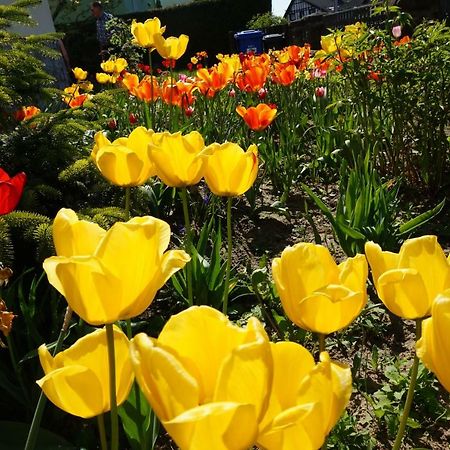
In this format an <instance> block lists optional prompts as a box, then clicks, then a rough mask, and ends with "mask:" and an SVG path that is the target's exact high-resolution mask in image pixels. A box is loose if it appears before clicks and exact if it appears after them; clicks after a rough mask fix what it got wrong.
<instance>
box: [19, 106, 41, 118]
mask: <svg viewBox="0 0 450 450" xmlns="http://www.w3.org/2000/svg"><path fill="white" fill-rule="evenodd" d="M40 112H41V110H40V109H39V108H38V107H36V106H23V107H22V108H20V109H19V110H18V111H16V112H15V113H14V118H15V119H16V120H17V121H22V120H28V119H31V118H32V117H33V116H35V115H36V114H39V113H40Z"/></svg>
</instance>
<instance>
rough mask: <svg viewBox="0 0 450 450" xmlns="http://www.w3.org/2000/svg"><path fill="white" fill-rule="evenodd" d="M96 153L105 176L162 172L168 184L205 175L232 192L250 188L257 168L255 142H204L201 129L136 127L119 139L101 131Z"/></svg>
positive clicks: (127, 180)
mask: <svg viewBox="0 0 450 450" xmlns="http://www.w3.org/2000/svg"><path fill="white" fill-rule="evenodd" d="M92 157H93V159H94V161H95V164H96V165H97V167H98V168H99V170H100V171H101V173H102V174H103V176H104V177H105V178H107V179H108V180H110V181H111V182H112V183H114V184H117V185H119V186H137V185H141V184H143V183H145V182H146V181H147V180H148V179H149V178H150V177H152V176H154V175H157V176H158V177H159V178H160V179H161V180H162V181H163V182H164V183H165V184H167V185H168V186H171V187H186V186H190V185H194V184H196V183H198V182H199V181H200V179H201V178H202V177H204V178H205V180H206V182H207V184H208V186H209V188H210V189H211V191H212V192H213V193H214V194H216V195H220V196H227V197H231V196H237V195H241V194H243V193H244V192H246V191H247V190H248V189H250V187H251V186H252V185H253V183H254V181H255V179H256V175H257V172H258V151H257V149H256V146H255V145H251V146H250V147H249V148H248V149H247V151H244V150H243V149H242V148H241V147H240V146H238V145H237V144H234V143H231V142H226V143H224V144H218V143H214V144H211V145H209V146H205V143H204V140H203V137H202V136H201V135H200V133H198V132H197V131H192V132H190V133H188V134H186V135H182V134H181V132H177V133H172V134H171V133H169V132H163V133H155V132H153V131H152V130H147V129H146V128H144V127H137V128H136V129H134V130H133V131H132V132H131V134H130V135H129V136H128V137H127V138H119V139H116V140H115V141H114V142H110V141H109V140H108V139H107V138H106V137H105V136H104V135H103V133H101V132H98V133H97V134H96V135H95V145H94V148H93V150H92Z"/></svg>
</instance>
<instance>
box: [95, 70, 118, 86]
mask: <svg viewBox="0 0 450 450" xmlns="http://www.w3.org/2000/svg"><path fill="white" fill-rule="evenodd" d="M95 79H96V80H97V83H100V84H106V83H112V84H114V83H115V82H116V78H115V77H114V76H112V75H109V74H107V73H101V72H99V73H96V74H95Z"/></svg>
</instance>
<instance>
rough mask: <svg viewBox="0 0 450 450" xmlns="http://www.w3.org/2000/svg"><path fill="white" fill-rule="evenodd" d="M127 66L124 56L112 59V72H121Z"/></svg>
mask: <svg viewBox="0 0 450 450" xmlns="http://www.w3.org/2000/svg"><path fill="white" fill-rule="evenodd" d="M127 67H128V62H127V60H126V59H125V58H117V59H116V60H115V61H114V73H118V74H119V73H121V72H122V71H124V70H125V69H126V68H127Z"/></svg>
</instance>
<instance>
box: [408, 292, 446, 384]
mask: <svg viewBox="0 0 450 450" xmlns="http://www.w3.org/2000/svg"><path fill="white" fill-rule="evenodd" d="M449 329H450V290H447V291H445V292H444V293H443V294H442V295H439V296H438V297H436V299H435V301H434V302H433V306H432V312H431V317H430V318H428V319H426V320H424V321H423V322H422V337H421V338H420V339H419V340H418V341H417V344H416V350H417V356H418V357H419V358H420V359H421V360H422V362H423V363H424V365H425V366H426V367H427V368H428V369H429V370H430V371H432V372H433V373H434V374H435V375H436V377H437V378H438V380H439V382H440V383H441V384H442V385H443V386H444V388H445V389H446V390H447V391H448V392H450V342H449V339H448V330H449Z"/></svg>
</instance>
